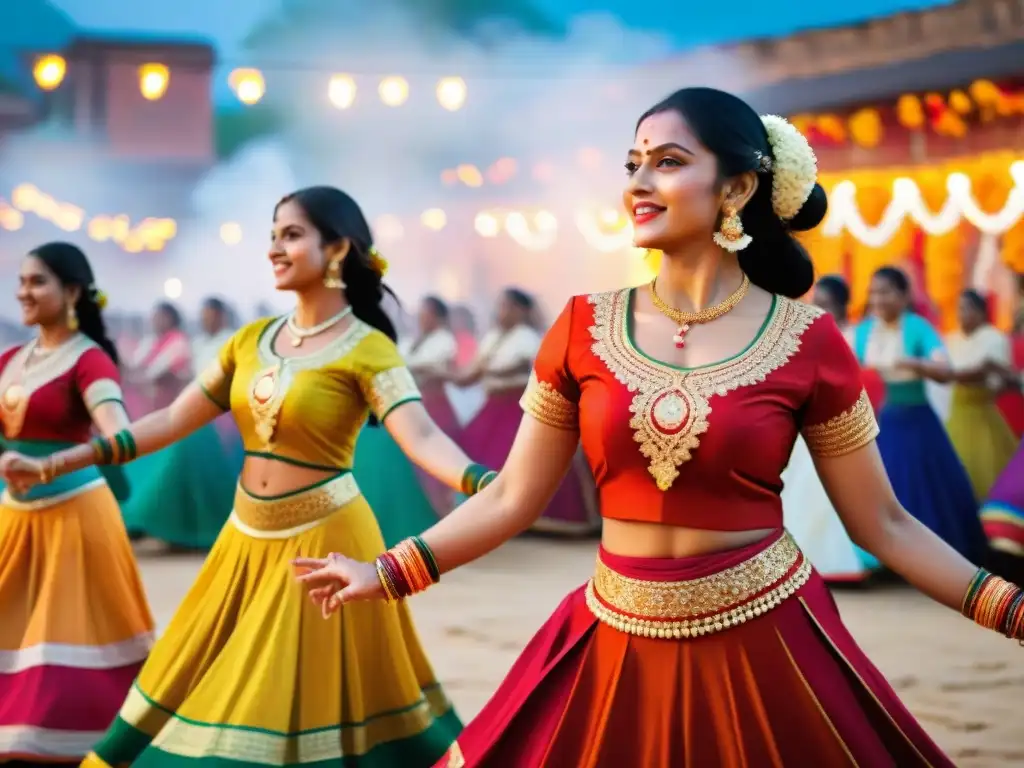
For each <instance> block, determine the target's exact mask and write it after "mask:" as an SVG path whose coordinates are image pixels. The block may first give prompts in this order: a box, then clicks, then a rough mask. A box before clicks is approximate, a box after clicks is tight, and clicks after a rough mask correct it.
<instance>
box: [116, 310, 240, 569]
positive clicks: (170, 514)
mask: <svg viewBox="0 0 1024 768" xmlns="http://www.w3.org/2000/svg"><path fill="white" fill-rule="evenodd" d="M152 325H153V335H152V337H151V338H150V339H149V340H148V341H147V342H146V343H144V344H143V345H142V346H141V347H140V349H139V350H138V351H137V353H136V365H135V366H134V374H133V375H134V378H135V379H136V380H137V381H139V383H140V384H141V386H142V388H143V391H144V392H145V393H146V394H147V396H148V407H147V408H146V411H145V412H146V413H149V412H152V411H156V410H160V409H163V408H167V407H169V406H170V404H171V403H173V402H174V400H175V399H176V398H177V397H178V395H179V394H181V392H182V390H183V389H184V388H185V387H186V386H187V384H188V382H189V379H190V377H191V374H192V369H193V363H192V349H191V345H190V344H189V340H188V336H186V335H185V331H184V330H183V328H182V325H183V323H182V319H181V313H180V312H179V311H178V309H177V308H176V307H175V306H174V305H173V304H168V303H167V302H161V303H160V304H157V306H156V309H154V310H153V318H152ZM142 415H143V414H142V413H138V414H132V416H134V417H135V418H136V419H138V418H140V417H141V416H142ZM236 469H237V464H235V463H234V462H232V461H231V460H230V459H229V457H228V451H227V448H226V447H225V446H224V442H223V440H221V437H220V434H219V433H218V432H217V428H216V427H215V426H214V425H213V424H204V425H203V426H202V427H200V428H199V429H197V430H195V431H194V432H192V433H190V434H189V435H188V436H187V437H185V438H184V439H182V440H180V441H175V442H174V443H172V444H171V445H169V446H167V447H166V448H164V449H163V450H160V451H155V452H154V453H150V454H148V455H146V456H142V457H140V459H139V461H136V462H134V463H132V464H131V465H129V466H127V467H125V472H126V473H127V475H128V480H129V481H130V482H131V486H132V493H131V498H129V499H128V501H127V502H126V503H125V504H124V508H123V512H124V521H125V525H126V526H127V528H128V532H129V533H130V534H132V536H149V537H150V538H153V539H156V540H158V541H162V542H164V543H166V544H169V545H170V546H171V547H172V548H173V549H185V550H191V549H200V550H206V549H209V548H210V547H212V546H213V542H214V541H216V540H217V535H218V534H219V533H220V529H221V528H222V527H223V525H224V523H225V521H226V520H227V515H228V510H229V509H230V508H231V498H232V496H233V495H234V483H233V481H232V479H233V477H235V474H233V470H236Z"/></svg>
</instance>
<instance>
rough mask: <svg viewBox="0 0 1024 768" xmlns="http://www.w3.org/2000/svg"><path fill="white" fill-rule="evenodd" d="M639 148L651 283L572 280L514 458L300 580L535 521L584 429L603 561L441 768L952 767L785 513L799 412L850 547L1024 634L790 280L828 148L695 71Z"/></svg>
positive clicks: (326, 593)
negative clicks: (915, 504)
mask: <svg viewBox="0 0 1024 768" xmlns="http://www.w3.org/2000/svg"><path fill="white" fill-rule="evenodd" d="M626 167H627V170H628V172H629V178H630V180H629V184H628V186H627V188H626V193H625V202H626V207H627V208H628V209H629V210H630V211H631V212H632V214H633V220H634V222H635V233H636V242H637V244H638V245H640V246H644V247H648V248H654V249H658V250H661V251H663V252H664V254H665V258H664V259H663V260H662V266H661V269H660V271H659V273H658V276H657V279H656V280H655V281H654V282H653V283H652V284H651V285H649V286H645V287H642V288H636V289H633V288H627V289H623V290H618V291H612V292H610V293H603V294H596V295H592V296H581V297H576V298H574V299H572V300H570V302H569V304H568V305H567V306H566V308H565V309H564V310H563V312H562V314H561V315H560V316H559V318H558V320H556V322H555V324H554V326H553V327H552V329H551V330H550V332H549V333H548V334H547V337H546V338H545V340H544V344H543V346H542V347H541V350H540V353H539V355H538V356H537V362H536V366H535V369H534V370H535V382H536V383H535V384H534V385H533V386H532V387H531V388H530V390H529V392H528V393H527V396H526V397H525V398H524V400H523V403H524V406H525V408H526V411H527V413H528V417H527V418H524V419H523V422H522V424H521V426H520V431H519V434H518V435H517V437H516V442H515V446H514V448H513V449H512V452H511V454H510V455H509V458H508V461H507V462H506V464H505V466H504V467H503V469H502V470H501V473H500V475H499V476H498V479H497V480H496V481H495V482H494V483H492V484H491V485H490V486H488V488H487V489H486V490H485V492H484V493H482V494H480V495H479V496H477V497H476V498H474V499H471V500H469V501H468V502H466V503H465V504H463V505H462V506H461V507H459V508H458V509H456V510H455V511H454V512H453V513H452V514H451V515H449V516H448V517H446V518H445V519H444V520H442V521H440V522H439V523H438V524H437V525H435V526H434V527H433V528H431V529H430V530H428V531H427V532H426V533H424V534H423V535H422V537H421V538H419V539H415V540H412V541H409V542H404V543H402V544H401V545H399V547H397V548H396V549H395V550H393V551H391V552H389V553H386V554H385V555H384V556H382V557H380V558H378V559H377V561H376V563H375V564H368V563H361V562H356V561H355V560H353V559H350V558H348V557H341V556H332V557H330V558H328V559H327V560H299V561H297V563H296V565H297V566H298V567H300V568H302V569H312V570H309V572H307V573H306V574H303V575H301V576H300V577H299V578H300V579H301V580H302V581H305V582H306V583H307V584H309V585H311V586H312V587H313V589H314V591H313V593H312V596H313V597H314V598H315V599H322V600H325V603H324V605H325V607H326V608H327V609H328V610H332V609H334V608H335V607H337V606H339V605H341V606H344V607H345V608H348V607H349V606H351V605H352V604H353V601H356V600H359V599H363V598H383V597H385V596H387V595H391V596H392V597H395V596H398V597H401V596H404V595H406V594H410V593H411V592H413V591H417V590H420V589H423V588H425V587H427V586H428V585H429V584H430V583H431V582H432V581H436V580H437V577H438V573H443V572H445V571H448V570H450V569H452V568H455V567H457V566H459V565H462V564H463V563H466V562H469V561H470V560H473V559H475V558H477V557H480V556H481V555H483V554H485V553H486V552H488V551H490V550H492V549H494V548H495V547H496V546H498V545H499V544H500V543H501V542H503V541H505V540H507V539H508V538H509V537H511V536H513V535H515V534H516V533H517V532H518V531H520V530H522V529H524V528H526V527H527V526H529V525H530V524H531V522H532V521H533V519H534V518H535V517H536V516H537V515H538V514H539V513H540V511H541V510H542V509H543V508H544V506H545V504H546V502H547V500H548V499H549V498H550V497H551V495H552V493H553V492H554V490H555V488H556V487H557V485H558V483H559V481H560V479H561V477H562V475H563V474H564V472H565V471H566V468H567V467H568V465H569V462H570V460H571V458H572V456H573V454H574V453H575V450H576V444H577V441H578V440H579V439H580V437H581V436H582V439H583V443H584V448H585V451H586V454H587V457H588V458H589V460H590V463H591V466H592V467H593V468H594V475H595V477H596V478H597V482H598V487H599V493H600V497H601V505H602V513H603V515H604V517H605V523H604V530H603V535H602V545H601V548H600V550H599V555H598V560H597V564H596V573H595V575H594V577H593V579H591V580H590V581H589V582H588V583H587V584H586V585H585V586H584V587H582V588H580V589H578V590H576V591H575V592H573V593H571V594H570V595H569V596H568V597H567V598H566V599H565V601H564V602H563V603H562V604H561V606H559V608H558V609H556V611H555V614H554V615H553V616H552V617H551V619H550V620H549V621H548V623H547V624H546V625H545V626H544V627H543V628H542V629H541V630H540V632H539V633H538V634H537V635H536V636H535V637H534V639H533V640H532V641H531V642H530V644H529V645H528V646H527V648H526V650H525V651H524V652H523V654H522V656H521V657H520V658H519V660H518V661H517V662H516V664H515V665H514V666H513V668H512V670H511V671H510V672H509V675H508V677H507V678H506V679H505V682H504V683H503V684H502V685H501V687H500V688H499V690H498V692H497V693H496V694H495V696H494V698H493V699H492V700H491V701H490V703H488V704H487V705H486V706H485V707H484V709H483V710H482V712H481V713H480V715H479V716H478V717H477V718H476V719H475V720H474V721H473V722H472V723H470V724H469V725H468V726H467V728H466V730H465V731H464V732H463V734H462V736H461V737H460V738H459V741H458V743H457V745H455V746H453V747H452V749H451V750H450V752H449V754H448V757H447V758H446V760H445V762H443V763H441V765H448V766H488V767H491V766H502V767H504V766H509V767H512V766H514V767H515V768H537V767H538V766H544V767H545V768H555V767H556V766H586V767H587V768H595V767H598V766H600V767H601V768H618V767H619V766H644V767H645V768H669V767H670V766H671V767H672V768H678V767H680V766H687V767H690V766H692V767H694V768H696V766H700V767H701V768H705V767H706V766H726V765H729V766H734V765H757V766H768V765H771V766H781V765H814V766H834V765H835V766H838V765H851V764H855V765H864V766H868V765H870V766H895V765H899V766H901V768H903V767H905V766H952V763H951V762H950V761H949V759H948V758H946V757H945V756H944V755H943V754H942V753H941V752H940V750H939V748H938V747H937V746H936V745H935V744H934V743H933V742H932V740H931V739H930V738H929V737H928V735H927V734H926V733H925V731H924V729H922V728H921V726H920V725H918V723H917V722H915V720H914V718H913V717H912V716H911V715H910V713H909V712H908V711H907V710H906V709H905V708H904V707H903V705H902V704H901V703H900V702H899V700H898V698H897V696H896V694H895V692H894V691H893V689H892V688H891V687H890V686H889V685H888V684H887V683H886V682H885V680H884V679H883V678H882V675H881V674H880V673H879V672H878V670H877V669H876V668H875V667H874V666H873V665H872V664H871V662H870V661H868V659H867V658H866V657H865V655H864V653H863V651H861V650H860V648H859V647H858V646H857V644H856V642H855V641H854V639H853V637H852V636H851V635H850V633H849V632H848V631H847V630H846V628H845V627H844V626H843V623H842V620H841V619H840V617H839V613H838V611H837V610H836V606H835V603H834V602H833V600H832V598H831V596H830V595H829V592H828V588H827V587H826V586H825V584H824V583H823V581H822V579H821V577H820V576H819V575H818V574H817V573H816V572H815V571H814V570H813V569H812V568H811V567H810V565H809V564H808V562H807V560H806V559H805V558H804V556H803V554H802V553H801V552H800V550H799V548H798V547H797V546H796V544H794V542H793V540H792V539H791V538H790V537H789V536H788V535H787V534H786V533H785V532H784V531H783V530H782V505H781V503H780V501H779V475H780V473H781V471H782V469H783V467H784V466H785V463H786V460H787V459H788V457H789V454H790V451H791V449H792V447H793V441H794V439H795V437H796V434H797V431H798V429H799V430H801V431H802V434H803V437H804V439H805V440H806V441H807V444H808V447H809V448H810V450H811V451H812V453H814V455H815V458H816V462H817V466H818V471H819V473H820V474H821V477H822V481H823V482H824V484H825V487H826V488H827V489H828V491H829V495H830V497H831V499H832V501H833V503H834V504H835V507H836V509H837V510H838V512H839V514H840V515H841V516H842V518H843V520H844V521H845V522H846V526H847V528H848V530H849V531H850V534H851V536H852V537H853V539H854V541H856V542H857V543H858V544H860V545H861V546H863V547H864V548H865V549H867V550H868V551H870V552H872V553H873V554H874V555H876V556H877V557H878V558H879V559H880V560H881V561H882V562H883V563H885V564H886V565H887V566H889V567H890V568H892V569H893V570H894V571H896V572H897V573H899V574H901V575H902V576H904V577H905V578H906V579H907V580H908V581H910V582H911V583H913V584H916V585H917V586H918V587H919V588H921V589H922V590H924V591H925V592H927V593H928V594H929V595H931V596H933V597H934V598H936V599H937V600H940V601H941V602H943V603H944V604H946V605H949V606H951V607H954V606H955V607H957V608H959V607H960V606H961V605H964V604H966V611H967V613H969V614H970V615H972V616H976V617H978V618H979V619H981V620H982V621H983V622H984V623H985V624H986V625H989V626H993V627H995V628H999V629H1001V630H1003V631H1006V632H1007V633H1008V634H1011V635H1014V636H1016V637H1022V636H1024V626H1022V625H1024V613H1022V611H1024V593H1022V592H1021V591H1020V590H1018V589H1017V588H1016V587H1013V586H1011V585H1009V584H1007V583H1006V582H1002V581H999V580H997V579H994V578H989V577H987V575H985V574H980V576H979V575H978V574H979V572H978V569H977V568H975V567H974V566H973V565H971V564H970V563H969V562H968V561H967V560H965V559H964V558H962V557H961V556H960V555H959V554H957V553H956V552H955V551H954V550H953V549H951V548H950V547H949V546H947V545H946V544H944V543H943V542H942V541H941V540H940V539H939V538H938V537H936V536H935V535H934V534H933V533H931V532H930V531H929V530H928V529H927V528H925V527H924V526H922V525H921V524H920V523H918V522H917V521H916V520H915V519H914V518H913V517H912V516H911V515H909V514H907V512H906V511H905V510H904V509H903V508H902V507H901V506H900V504H899V502H898V501H897V500H896V498H895V496H894V495H893V493H892V489H891V488H890V486H889V484H888V482H887V480H886V477H885V473H884V472H883V471H882V467H881V463H880V461H879V458H878V451H877V449H876V448H875V445H874V438H875V436H876V434H877V432H878V429H877V425H876V424H875V418H874V415H873V411H872V409H871V407H870V405H869V403H868V399H867V397H866V395H865V394H864V390H863V388H862V386H861V383H860V373H859V369H858V365H857V362H856V360H855V359H854V357H853V355H852V353H851V352H850V348H849V345H848V344H847V343H846V342H845V341H844V339H843V336H842V334H841V333H840V331H839V329H838V328H837V327H836V324H835V321H834V320H833V319H832V318H831V317H830V316H829V315H827V314H825V313H823V312H822V311H821V310H819V309H818V308H816V307H814V306H812V305H809V304H804V303H801V302H797V301H794V300H792V299H790V298H787V297H797V296H801V295H803V294H804V293H806V292H807V291H808V290H809V289H810V288H811V284H812V281H813V273H812V268H811V264H810V260H809V259H808V258H807V255H806V253H805V252H804V251H803V249H802V248H801V247H800V246H799V245H798V244H797V243H796V241H795V240H793V239H792V237H791V236H790V230H793V229H797V230H801V229H806V228H809V227H812V226H814V225H815V224H817V223H818V222H820V221H821V219H822V218H823V216H824V214H825V207H826V203H825V196H824V193H823V191H822V189H821V187H819V186H817V185H816V183H815V176H816V170H815V160H814V155H813V153H812V152H811V149H810V147H809V146H808V144H807V142H806V140H805V139H804V138H803V137H802V136H801V135H800V134H799V133H798V132H797V131H796V129H794V128H793V127H792V126H790V125H789V124H788V123H786V122H785V121H784V120H782V119H781V118H778V117H767V118H764V119H763V121H762V119H760V118H758V116H757V114H756V113H755V112H753V110H751V109H750V107H748V106H747V105H746V104H744V103H743V102H742V101H740V100H739V99H737V98H736V97H734V96H730V95H729V94H726V93H722V92H721V91H715V90H710V89H705V88H692V89H685V90H682V91H679V92H677V93H675V94H673V95H672V96H670V97H669V98H668V99H666V100H665V101H664V102H662V103H660V104H658V105H657V106H655V107H654V108H653V109H651V110H650V111H649V112H648V113H647V114H645V115H644V116H643V117H642V118H641V120H640V122H639V124H638V127H637V132H636V139H635V142H634V145H633V147H632V149H631V150H630V151H629V155H628V162H627V166H626ZM736 251H738V258H737V254H736V253H734V252H736ZM421 563H423V564H424V565H422V566H421V565H420V564H421ZM523 586H524V588H526V589H528V588H529V582H528V579H527V580H524V581H523ZM339 587H341V589H340V592H339V591H338V590H339Z"/></svg>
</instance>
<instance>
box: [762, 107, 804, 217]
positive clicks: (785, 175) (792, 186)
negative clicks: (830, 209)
mask: <svg viewBox="0 0 1024 768" xmlns="http://www.w3.org/2000/svg"><path fill="white" fill-rule="evenodd" d="M761 122H762V123H763V124H764V128H765V131H767V132H768V145H769V146H770V147H771V148H772V156H771V158H770V162H768V163H765V162H764V161H766V160H769V158H763V159H762V164H763V165H765V166H766V167H767V168H770V169H771V170H772V171H774V176H773V181H772V210H774V211H775V215H776V216H778V217H779V218H780V219H782V220H783V221H791V220H792V219H793V218H794V217H795V216H796V215H797V214H798V213H800V209H801V208H803V206H804V203H806V202H807V198H809V197H810V196H811V192H812V191H813V190H814V185H815V184H816V183H817V182H818V158H817V157H815V156H814V150H813V149H811V145H810V144H809V143H808V141H807V138H806V137H805V136H804V135H803V134H802V133H800V131H798V130H797V129H796V128H795V127H794V126H793V125H792V124H791V123H790V122H789V121H788V120H786V118H784V117H779V116H778V115H762V116H761Z"/></svg>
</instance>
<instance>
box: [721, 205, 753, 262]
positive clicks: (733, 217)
mask: <svg viewBox="0 0 1024 768" xmlns="http://www.w3.org/2000/svg"><path fill="white" fill-rule="evenodd" d="M723 213H724V214H725V215H724V216H723V217H722V225H721V226H720V227H719V228H718V231H717V232H715V234H714V235H712V238H713V239H714V241H715V244H716V245H717V246H718V247H719V248H724V249H725V250H727V251H731V252H732V253H736V252H737V251H742V250H743V249H744V248H746V247H747V246H748V245H750V243H751V242H753V238H752V237H751V236H750V235H748V234H745V233H744V232H743V221H742V220H741V219H740V215H739V212H738V211H737V210H736V206H734V205H727V206H725V210H724V211H723Z"/></svg>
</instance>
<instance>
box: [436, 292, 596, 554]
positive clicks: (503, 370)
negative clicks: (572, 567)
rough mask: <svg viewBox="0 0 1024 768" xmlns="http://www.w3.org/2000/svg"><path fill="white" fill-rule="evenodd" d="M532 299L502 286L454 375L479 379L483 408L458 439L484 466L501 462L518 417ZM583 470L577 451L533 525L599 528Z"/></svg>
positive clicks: (462, 382)
mask: <svg viewBox="0 0 1024 768" xmlns="http://www.w3.org/2000/svg"><path fill="white" fill-rule="evenodd" d="M535 313H536V305H535V303H534V300H533V298H532V297H531V296H529V295H528V294H526V293H523V292H522V291H520V290H518V289H517V288H508V289H506V290H505V292H504V294H503V295H502V297H501V301H500V303H499V304H498V312H497V316H496V318H495V321H496V323H495V327H494V328H493V329H491V330H490V331H489V332H488V333H487V334H486V335H485V336H484V338H483V340H482V341H481V342H480V350H479V352H478V353H477V358H476V360H475V362H474V363H473V365H472V366H470V368H469V370H468V371H465V372H463V373H462V374H461V375H459V376H457V377H455V383H457V384H458V385H459V386H467V385H471V384H475V383H476V382H480V383H481V384H482V385H483V388H484V391H485V392H486V393H487V399H486V400H485V401H484V405H483V408H481V409H480V411H479V412H478V413H477V414H476V416H474V417H473V420H472V421H470V422H469V424H467V425H466V428H465V430H463V433H462V441H461V442H462V445H463V446H464V447H465V449H466V453H468V454H469V455H470V456H472V457H473V459H475V460H476V461H480V462H482V463H484V464H486V465H488V466H492V467H500V466H501V465H502V464H504V463H505V460H506V458H507V457H508V455H509V451H511V450H512V444H513V442H514V441H515V437H516V430H517V428H518V425H519V421H520V419H521V418H522V416H521V410H520V408H519V401H520V399H521V398H522V396H523V393H524V391H527V387H528V385H529V383H530V371H531V370H532V368H533V360H534V358H535V357H536V356H537V350H538V349H539V348H540V343H541V335H540V333H539V332H538V331H537V329H536V328H535V327H534V325H535V322H534V321H535V317H534V315H535ZM587 484H593V479H592V478H591V477H590V475H589V474H588V473H587V470H586V466H585V465H584V462H583V459H582V457H581V456H577V457H576V459H575V460H574V461H573V463H572V466H571V467H570V470H569V472H568V474H567V475H566V477H565V478H564V479H563V481H562V482H561V484H560V485H559V486H558V489H557V490H556V491H555V495H554V496H553V497H552V499H551V503H550V504H548V506H547V508H546V509H545V510H544V512H543V513H542V514H541V515H540V516H539V517H538V518H537V520H536V521H534V524H533V526H532V528H533V530H535V531H540V532H543V533H552V534H565V535H588V534H592V533H594V532H595V531H596V530H598V529H599V528H600V525H601V523H600V519H599V516H598V515H597V511H596V509H594V506H595V505H594V503H593V500H592V494H588V493H587Z"/></svg>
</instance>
